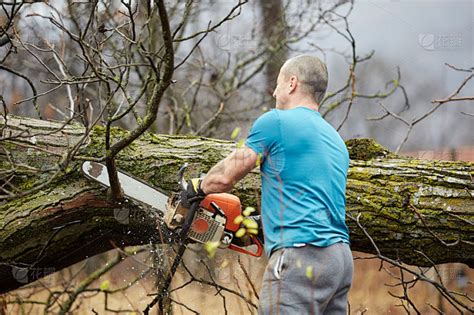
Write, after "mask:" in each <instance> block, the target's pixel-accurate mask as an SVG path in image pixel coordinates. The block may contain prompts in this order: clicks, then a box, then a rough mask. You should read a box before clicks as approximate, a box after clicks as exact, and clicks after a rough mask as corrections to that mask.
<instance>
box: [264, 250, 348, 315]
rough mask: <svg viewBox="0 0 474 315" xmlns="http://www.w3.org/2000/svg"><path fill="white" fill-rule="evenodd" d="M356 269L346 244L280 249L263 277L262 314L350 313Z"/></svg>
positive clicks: (272, 257) (270, 261)
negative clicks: (350, 295)
mask: <svg viewBox="0 0 474 315" xmlns="http://www.w3.org/2000/svg"><path fill="white" fill-rule="evenodd" d="M353 271H354V263H353V260H352V253H351V250H350V247H349V245H348V244H346V243H342V242H340V243H336V244H333V245H331V246H328V247H316V246H312V245H306V246H304V247H290V248H281V249H278V250H277V251H275V252H273V253H272V255H271V256H270V259H269V261H268V265H267V268H266V270H265V274H264V276H263V283H262V289H261V291H260V306H259V309H258V313H259V314H265V315H267V314H282V315H283V314H314V315H319V314H338V315H339V314H347V294H348V292H349V289H350V287H351V283H352V274H353Z"/></svg>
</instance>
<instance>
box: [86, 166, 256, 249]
mask: <svg viewBox="0 0 474 315" xmlns="http://www.w3.org/2000/svg"><path fill="white" fill-rule="evenodd" d="M186 167H187V164H185V165H183V167H181V168H180V170H179V172H178V185H179V187H180V189H182V190H186V185H187V183H186V181H184V179H183V178H184V171H185V170H186ZM82 172H83V173H84V174H85V176H86V177H87V178H89V179H92V180H94V181H96V182H99V183H100V184H101V185H102V186H105V187H109V186H110V183H109V176H108V173H107V168H106V166H105V165H103V164H101V163H96V162H91V161H86V162H84V163H83V164H82ZM117 173H118V179H119V182H120V186H121V188H122V189H123V193H124V195H125V196H126V197H127V198H130V199H132V200H134V201H136V202H138V203H142V204H145V205H147V206H149V207H152V208H153V209H155V210H157V211H158V212H159V213H160V214H162V216H163V221H164V223H165V225H166V226H167V227H168V229H170V230H172V231H182V230H183V229H184V231H183V232H185V233H184V234H185V235H184V237H185V238H187V239H188V240H191V241H194V242H197V243H202V244H204V243H207V242H219V247H220V248H229V249H231V250H234V251H237V252H240V253H244V254H247V255H251V256H255V257H260V256H261V255H262V252H263V246H262V242H261V241H260V240H259V238H258V236H256V235H253V234H249V235H246V239H247V240H246V241H243V240H242V239H241V238H239V237H236V233H237V231H238V230H239V229H240V228H241V226H240V223H239V222H238V220H236V218H237V217H239V216H242V207H241V203H240V199H239V197H237V196H235V195H232V194H228V193H219V194H209V195H207V196H206V197H205V198H204V199H203V200H202V201H201V202H200V203H199V204H198V205H195V207H191V208H190V209H187V208H185V207H183V206H182V204H181V200H180V193H179V192H173V193H171V194H170V195H169V196H168V195H167V194H165V193H163V192H161V191H160V190H158V189H155V188H153V187H151V186H150V185H148V184H146V183H145V182H143V181H141V180H139V179H137V178H134V177H133V176H131V175H129V174H127V173H126V172H124V171H121V170H118V171H117ZM247 219H251V220H254V221H256V222H258V221H260V216H259V215H256V216H251V217H250V216H249V217H247ZM259 226H260V225H259ZM250 245H256V250H254V251H251V250H249V249H247V248H244V247H247V246H250Z"/></svg>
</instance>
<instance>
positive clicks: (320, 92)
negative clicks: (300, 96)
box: [280, 55, 328, 103]
mask: <svg viewBox="0 0 474 315" xmlns="http://www.w3.org/2000/svg"><path fill="white" fill-rule="evenodd" d="M280 72H281V74H282V75H284V76H285V78H290V77H291V76H296V78H297V79H298V82H299V83H300V84H301V92H302V93H304V94H308V95H311V96H312V97H314V99H315V100H316V102H318V103H319V102H321V100H322V99H323V97H324V94H325V93H326V88H327V86H328V70H327V68H326V65H325V64H324V62H322V61H321V60H320V59H319V58H318V57H314V56H308V55H301V56H296V57H293V58H291V59H288V60H287V61H286V62H285V64H284V65H283V66H282V67H281V70H280Z"/></svg>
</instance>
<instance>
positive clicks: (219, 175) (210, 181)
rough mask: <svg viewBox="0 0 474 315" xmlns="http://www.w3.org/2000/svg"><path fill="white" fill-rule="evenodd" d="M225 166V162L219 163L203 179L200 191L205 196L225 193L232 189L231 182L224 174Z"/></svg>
mask: <svg viewBox="0 0 474 315" xmlns="http://www.w3.org/2000/svg"><path fill="white" fill-rule="evenodd" d="M225 164H226V161H225V160H222V161H220V162H219V163H217V164H216V165H214V166H213V167H212V168H211V170H210V171H209V172H208V173H207V174H206V176H205V177H204V180H203V181H202V183H201V189H202V190H203V191H204V192H205V193H206V194H213V193H221V192H227V191H229V190H231V189H232V187H233V185H231V180H229V179H228V178H227V177H226V174H225Z"/></svg>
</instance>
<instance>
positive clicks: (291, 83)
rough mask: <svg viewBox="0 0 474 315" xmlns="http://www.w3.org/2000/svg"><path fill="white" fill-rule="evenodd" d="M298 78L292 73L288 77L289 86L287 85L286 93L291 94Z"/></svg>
mask: <svg viewBox="0 0 474 315" xmlns="http://www.w3.org/2000/svg"><path fill="white" fill-rule="evenodd" d="M298 83H299V82H298V79H297V78H296V76H294V75H292V76H291V77H290V86H289V90H288V94H291V93H293V92H294V91H295V89H296V85H298Z"/></svg>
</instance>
